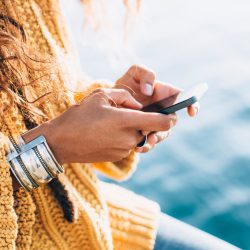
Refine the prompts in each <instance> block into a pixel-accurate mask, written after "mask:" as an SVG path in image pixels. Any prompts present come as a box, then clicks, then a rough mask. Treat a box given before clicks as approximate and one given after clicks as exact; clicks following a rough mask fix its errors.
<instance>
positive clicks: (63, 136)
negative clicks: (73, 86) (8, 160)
mask: <svg viewBox="0 0 250 250" xmlns="http://www.w3.org/2000/svg"><path fill="white" fill-rule="evenodd" d="M141 108H142V105H141V104H140V103H138V102H137V101H136V100H135V99H134V98H133V96H132V95H131V94H130V93H129V92H128V91H126V90H123V89H98V90H96V91H94V92H93V93H92V94H90V95H89V96H88V97H87V98H85V99H83V100H82V101H81V102H80V103H79V104H77V105H73V106H72V107H71V108H69V109H68V110H67V111H65V112H64V113H63V114H61V115H60V116H59V117H57V118H55V119H53V120H51V121H50V122H47V123H44V124H42V125H41V126H39V127H38V128H35V129H33V130H30V131H29V132H28V133H26V134H25V135H24V140H25V142H28V141H30V140H32V139H34V138H35V137H36V136H38V135H40V134H43V135H44V136H45V138H46V140H47V142H48V144H49V146H50V147H51V149H52V152H53V153H54V155H55V157H56V159H57V160H58V162H59V163H60V164H63V163H71V162H83V163H90V162H105V161H112V162H113V161H118V160H121V159H123V158H125V157H126V156H128V155H129V153H130V151H131V150H132V149H134V148H135V147H136V145H137V144H138V143H139V142H140V141H141V140H142V139H143V135H142V134H141V133H140V132H139V131H165V130H169V128H170V126H171V125H172V124H175V122H176V116H175V115H170V116H165V115H163V114H157V113H144V112H141V111H138V110H140V109H141Z"/></svg>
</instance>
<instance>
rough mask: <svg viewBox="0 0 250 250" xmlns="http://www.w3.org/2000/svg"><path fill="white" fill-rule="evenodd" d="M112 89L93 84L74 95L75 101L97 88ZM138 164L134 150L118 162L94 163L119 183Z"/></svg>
mask: <svg viewBox="0 0 250 250" xmlns="http://www.w3.org/2000/svg"><path fill="white" fill-rule="evenodd" d="M102 87H104V88H111V87H112V85H111V84H101V83H93V84H91V85H90V86H89V87H88V88H86V89H85V91H83V92H79V93H76V94H75V95H74V98H75V101H80V100H81V99H82V98H84V97H85V96H87V95H88V94H89V93H91V92H92V91H94V90H95V89H97V88H102ZM137 162H138V154H137V153H135V152H134V151H133V150H132V151H131V153H130V154H129V156H128V157H126V158H124V159H122V160H120V161H117V162H98V163H94V164H93V166H94V167H95V168H96V169H97V170H99V171H100V172H101V173H102V174H104V175H106V176H107V177H109V178H112V179H115V180H117V181H123V180H126V179H127V178H129V177H130V176H131V175H132V174H133V172H134V171H135V170H136V165H137Z"/></svg>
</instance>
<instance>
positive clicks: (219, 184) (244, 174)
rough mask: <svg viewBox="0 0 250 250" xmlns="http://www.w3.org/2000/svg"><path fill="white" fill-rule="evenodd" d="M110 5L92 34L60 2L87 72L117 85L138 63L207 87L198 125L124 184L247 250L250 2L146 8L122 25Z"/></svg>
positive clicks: (165, 3)
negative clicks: (117, 80)
mask: <svg viewBox="0 0 250 250" xmlns="http://www.w3.org/2000/svg"><path fill="white" fill-rule="evenodd" d="M107 2H109V5H108V3H107V5H105V4H104V7H103V8H104V9H105V11H104V12H102V13H104V14H100V13H101V12H100V13H99V14H98V13H97V20H96V22H97V23H98V20H99V21H100V20H103V23H102V21H101V23H102V24H103V26H105V28H100V30H99V31H98V32H95V31H93V26H94V25H95V22H93V24H91V23H90V25H85V26H84V24H83V23H84V21H83V18H84V15H83V13H85V15H86V12H84V11H86V9H85V10H83V8H82V6H81V5H80V4H79V3H78V0H74V1H70V3H69V2H68V1H66V0H63V1H62V5H63V11H64V13H65V17H66V20H67V22H68V24H69V28H70V33H72V39H73V42H74V44H75V47H76V49H77V53H78V54H79V55H80V59H81V67H82V70H83V71H84V72H85V73H87V74H88V75H90V76H91V77H92V78H94V79H95V78H108V79H110V80H113V81H114V80H115V79H117V77H120V76H121V74H123V73H124V72H125V70H127V68H128V67H129V66H130V65H131V64H134V63H138V64H144V65H146V66H147V67H149V68H151V69H153V70H154V71H155V72H156V73H157V78H158V79H159V80H162V81H166V82H171V83H173V84H175V85H177V86H180V87H182V88H188V87H190V86H193V85H194V84H197V83H200V82H207V83H208V85H209V91H208V93H207V95H206V96H205V97H204V98H203V99H202V100H201V110H200V113H199V115H198V117H196V118H189V117H188V116H187V115H186V113H185V112H180V113H179V116H180V120H179V123H178V125H177V126H176V128H174V130H173V131H172V134H171V136H170V137H169V139H168V140H166V141H165V142H164V143H162V144H160V145H158V146H157V147H156V148H155V149H154V150H153V151H152V152H150V153H148V154H145V155H142V156H141V160H140V163H139V166H138V171H137V172H136V173H135V174H134V175H133V177H132V178H131V179H129V180H128V181H126V182H124V183H122V184H121V185H122V186H125V187H127V188H129V189H132V190H134V191H135V192H137V193H140V194H142V195H144V196H146V197H148V198H150V199H153V200H155V201H157V202H158V203H159V204H160V205H161V208H162V211H163V212H166V213H168V214H169V215H172V216H174V217H176V218H178V219H180V220H182V221H185V222H187V223H190V224H192V225H194V226H196V227H198V228H200V229H202V230H205V231H206V232H209V233H211V234H213V235H216V236H218V237H220V238H222V239H224V240H226V241H228V242H231V243H233V244H235V245H237V246H239V247H240V248H243V249H250V237H249V234H250V126H249V125H250V14H249V9H250V2H249V1H248V0H220V1H218V0H210V1H205V0H189V1H186V0H158V1H155V0H147V1H142V6H141V10H140V13H139V14H135V13H131V14H129V15H128V22H127V25H125V26H124V22H125V21H126V8H125V7H124V6H123V4H122V0H120V1H107ZM132 12H133V11H132ZM105 13H106V14H105ZM91 15H92V13H91ZM99 24H100V23H99ZM106 24H107V25H106ZM134 24H135V27H133V26H134ZM124 30H125V31H124Z"/></svg>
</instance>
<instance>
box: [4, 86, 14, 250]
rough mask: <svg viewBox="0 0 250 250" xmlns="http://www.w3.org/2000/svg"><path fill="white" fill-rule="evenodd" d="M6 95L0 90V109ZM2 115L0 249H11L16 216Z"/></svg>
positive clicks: (5, 102)
mask: <svg viewBox="0 0 250 250" xmlns="http://www.w3.org/2000/svg"><path fill="white" fill-rule="evenodd" d="M6 97H7V96H6V94H5V93H3V92H2V91H0V111H3V109H4V107H5V106H6V105H7V104H8V99H6ZM2 113H3V112H2ZM2 117H3V116H2V115H0V125H1V130H0V249H13V246H14V245H15V239H16V237H17V216H16V213H15V211H14V197H13V189H12V178H11V176H10V170H9V166H8V163H7V160H6V152H7V140H6V136H5V135H4V132H6V131H5V129H4V127H3V119H2Z"/></svg>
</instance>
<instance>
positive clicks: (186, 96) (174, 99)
mask: <svg viewBox="0 0 250 250" xmlns="http://www.w3.org/2000/svg"><path fill="white" fill-rule="evenodd" d="M207 90H208V85H207V84H206V83H201V84H198V85H196V86H194V87H193V88H191V89H190V90H188V91H182V92H180V93H179V94H176V95H173V96H169V97H167V98H165V99H163V100H161V101H159V102H155V103H152V104H150V105H149V106H146V107H144V108H143V109H142V111H144V112H157V113H162V114H166V115H169V114H172V113H175V112H176V111H178V110H181V109H184V108H186V107H188V106H191V105H192V104H194V103H196V102H197V101H198V100H199V99H200V98H201V97H202V96H203V95H204V94H205V93H206V92H207Z"/></svg>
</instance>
